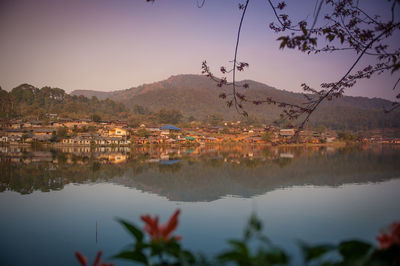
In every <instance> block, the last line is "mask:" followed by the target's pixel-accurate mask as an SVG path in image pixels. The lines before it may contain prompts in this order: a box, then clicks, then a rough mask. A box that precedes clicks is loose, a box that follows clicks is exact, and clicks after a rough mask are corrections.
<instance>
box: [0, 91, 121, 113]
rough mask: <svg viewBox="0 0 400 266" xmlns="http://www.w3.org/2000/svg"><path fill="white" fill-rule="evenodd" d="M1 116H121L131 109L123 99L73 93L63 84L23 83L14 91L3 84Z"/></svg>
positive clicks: (0, 99)
mask: <svg viewBox="0 0 400 266" xmlns="http://www.w3.org/2000/svg"><path fill="white" fill-rule="evenodd" d="M0 106H1V107H0V108H1V109H0V118H2V119H15V118H19V119H20V118H24V119H34V120H39V119H43V118H45V117H46V116H47V115H48V114H58V115H59V116H60V117H70V118H77V119H80V118H92V115H94V114H96V115H97V117H102V118H103V119H117V118H120V117H121V116H125V117H127V112H128V109H127V108H126V107H125V105H124V104H122V103H115V102H114V101H112V100H110V99H105V100H98V99H97V98H96V97H93V98H91V99H89V98H87V97H84V96H76V95H75V96H73V95H69V94H67V93H66V92H65V91H64V90H62V89H59V88H51V87H43V88H41V89H38V88H36V87H34V86H32V85H29V84H22V85H20V86H18V87H16V88H14V89H12V90H11V91H10V92H7V91H5V90H2V89H1V88H0Z"/></svg>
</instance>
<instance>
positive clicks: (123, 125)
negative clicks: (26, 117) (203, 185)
mask: <svg viewBox="0 0 400 266" xmlns="http://www.w3.org/2000/svg"><path fill="white" fill-rule="evenodd" d="M51 118H53V120H51V121H23V120H13V121H1V124H0V143H1V144H2V145H30V144H32V143H42V144H51V145H57V146H98V147H103V146H121V147H126V146H131V145H147V144H157V145H206V144H223V143H250V144H269V145H284V144H292V143H294V142H295V139H294V137H295V134H296V129H295V128H279V127H277V126H273V125H263V126H258V127H256V126H252V125H245V124H243V123H242V122H241V121H236V122H223V123H222V125H218V126H212V125H209V124H203V123H199V122H192V123H189V124H186V126H185V127H184V128H179V127H178V126H175V125H160V124H150V123H142V124H140V125H139V126H138V127H136V128H134V127H131V126H128V122H127V121H122V120H116V121H98V122H95V121H92V120H90V119H79V120H73V119H66V118H58V117H57V115H56V114H52V115H51ZM341 137H342V136H340V133H337V132H335V131H333V130H328V129H326V128H322V129H317V130H303V131H300V132H299V134H298V141H297V143H300V144H329V143H336V142H338V141H339V139H340V138H341ZM354 140H355V139H354ZM358 141H362V142H379V143H399V140H398V139H384V138H383V137H382V136H380V135H375V136H372V137H369V138H362V139H359V140H358Z"/></svg>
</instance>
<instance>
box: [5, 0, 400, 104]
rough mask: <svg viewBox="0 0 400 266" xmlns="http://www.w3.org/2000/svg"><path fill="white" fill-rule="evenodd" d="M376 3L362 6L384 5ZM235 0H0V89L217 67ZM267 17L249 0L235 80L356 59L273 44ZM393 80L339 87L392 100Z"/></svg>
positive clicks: (330, 72)
mask: <svg viewBox="0 0 400 266" xmlns="http://www.w3.org/2000/svg"><path fill="white" fill-rule="evenodd" d="M287 2H288V4H289V9H288V12H289V14H295V16H298V17H302V18H304V17H307V16H308V17H312V14H313V8H314V4H315V0H304V1H298V0H297V1H290V0H289V1H287ZM291 2H293V3H291ZM360 2H364V3H365V2H366V1H365V0H364V1H363V0H361V1H360ZM386 2H387V1H378V0H371V1H369V3H365V4H364V5H366V6H367V8H368V9H369V10H379V9H382V10H384V9H383V6H382V3H386ZM238 3H239V1H237V0H207V1H206V3H205V5H204V7H203V8H197V6H196V0H156V1H155V2H154V3H153V4H151V3H147V2H146V1H145V0H0V86H1V87H2V88H3V89H6V90H11V89H12V88H14V87H16V86H18V85H19V84H21V83H30V84H32V85H34V86H37V87H42V86H45V85H48V86H52V87H59V88H62V89H64V90H66V91H68V92H69V91H72V90H76V89H90V90H102V91H110V90H117V89H127V88H130V87H132V86H137V85H141V84H143V83H151V82H155V81H160V80H163V79H166V78H168V77H169V76H171V75H176V74H189V73H190V74H200V71H201V69H200V68H201V62H202V61H203V60H207V61H208V63H209V64H210V66H211V67H212V68H213V69H214V70H215V71H217V70H218V69H219V67H220V66H221V65H228V64H229V61H230V60H232V59H233V52H234V45H235V37H236V31H237V26H238V23H239V19H240V15H241V13H240V11H239V10H238V7H237V6H238ZM382 12H383V11H382ZM383 14H384V13H383ZM272 21H274V18H273V14H272V11H271V9H270V8H269V7H268V5H267V2H266V1H265V0H251V1H250V5H249V10H248V13H247V16H246V18H245V21H244V26H243V34H242V37H241V45H240V48H239V60H241V61H246V62H248V63H249V64H250V68H249V69H248V70H247V71H245V72H244V73H243V74H241V75H240V76H239V79H253V80H256V81H259V82H263V83H266V84H268V85H271V86H274V87H276V88H279V89H286V90H291V91H300V90H301V89H300V84H301V83H303V82H306V83H309V84H311V85H313V86H318V85H319V84H320V83H321V82H323V81H329V82H330V81H335V80H337V79H338V78H340V77H341V75H343V74H344V73H345V71H346V68H348V67H349V66H350V65H351V64H352V60H354V59H355V58H356V55H355V54H354V53H353V52H346V53H340V54H328V55H318V56H314V55H313V56H308V55H305V54H302V53H300V52H298V51H291V50H283V51H282V50H279V49H278V47H279V43H278V42H277V41H276V38H277V37H278V35H276V34H274V33H273V32H272V31H271V30H270V29H269V27H268V25H269V23H270V22H272ZM395 38H397V37H395ZM394 41H395V42H397V43H400V39H397V40H394ZM396 75H397V76H398V75H399V73H398V72H397V74H396ZM397 78H398V77H397ZM397 78H396V77H395V76H391V75H383V76H381V77H379V78H377V79H374V80H368V81H363V82H362V83H360V84H359V85H357V86H356V87H354V88H351V89H350V90H349V91H348V92H347V94H348V95H361V96H368V97H384V98H387V99H394V95H396V93H398V90H397V91H392V87H393V84H394V83H395V80H397Z"/></svg>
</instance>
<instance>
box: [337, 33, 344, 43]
mask: <svg viewBox="0 0 400 266" xmlns="http://www.w3.org/2000/svg"><path fill="white" fill-rule="evenodd" d="M338 36H339V38H340V43H343V42H344V36H343V33H339V35H338Z"/></svg>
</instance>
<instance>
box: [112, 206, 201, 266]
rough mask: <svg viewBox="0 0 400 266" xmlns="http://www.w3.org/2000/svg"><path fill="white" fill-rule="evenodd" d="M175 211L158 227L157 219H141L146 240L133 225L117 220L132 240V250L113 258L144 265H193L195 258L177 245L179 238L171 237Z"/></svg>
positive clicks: (176, 215)
mask: <svg viewBox="0 0 400 266" xmlns="http://www.w3.org/2000/svg"><path fill="white" fill-rule="evenodd" d="M179 213H180V210H177V211H176V212H175V213H174V214H173V215H172V216H171V218H170V219H169V221H168V222H167V223H166V224H162V225H159V224H158V217H154V218H152V217H151V216H150V215H144V216H142V217H141V219H142V221H143V222H145V228H144V230H145V231H146V232H147V233H148V234H149V236H150V238H146V237H145V235H144V234H143V232H142V231H141V230H140V229H138V228H137V227H136V226H135V225H133V224H131V223H129V222H127V221H124V220H119V223H120V224H121V225H122V226H124V227H125V229H126V230H127V231H128V233H129V234H130V235H131V236H132V237H133V238H134V240H135V243H134V244H133V249H131V248H130V249H127V250H123V251H121V252H120V253H119V254H117V255H115V256H114V257H115V258H119V259H125V260H130V261H134V262H139V263H142V264H144V265H193V264H194V263H195V257H194V256H193V254H192V253H191V252H189V251H187V250H185V249H183V248H182V246H181V245H180V243H179V240H180V237H176V236H175V237H171V233H172V232H173V231H174V230H175V229H176V227H177V226H178V215H179Z"/></svg>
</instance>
